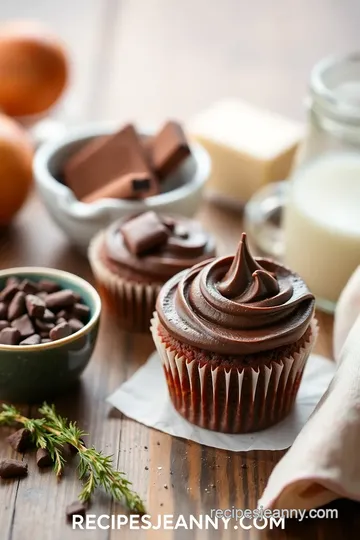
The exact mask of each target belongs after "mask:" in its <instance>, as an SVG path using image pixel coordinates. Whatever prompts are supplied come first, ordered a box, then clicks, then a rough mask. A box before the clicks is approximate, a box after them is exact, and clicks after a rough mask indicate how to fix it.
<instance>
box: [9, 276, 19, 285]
mask: <svg viewBox="0 0 360 540" xmlns="http://www.w3.org/2000/svg"><path fill="white" fill-rule="evenodd" d="M8 285H16V286H17V287H18V286H19V285H20V279H19V278H17V277H16V276H10V277H8V278H7V280H6V287H7V286H8Z"/></svg>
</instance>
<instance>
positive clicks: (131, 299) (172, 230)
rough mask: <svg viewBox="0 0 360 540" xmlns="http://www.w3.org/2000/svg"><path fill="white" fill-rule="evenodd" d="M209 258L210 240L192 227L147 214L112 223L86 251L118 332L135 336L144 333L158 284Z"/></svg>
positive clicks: (183, 220)
mask: <svg viewBox="0 0 360 540" xmlns="http://www.w3.org/2000/svg"><path fill="white" fill-rule="evenodd" d="M214 255H215V245H214V241H213V239H212V238H211V236H210V235H208V234H207V233H205V232H204V231H203V229H202V227H201V225H200V224H199V223H198V222H196V221H194V220H191V219H188V218H184V217H177V216H160V215H158V214H156V213H155V212H151V211H150V212H145V213H143V214H140V215H137V216H133V217H128V218H127V219H125V220H120V221H117V222H115V223H113V224H112V225H111V226H110V227H109V228H108V229H107V230H106V231H102V232H100V233H99V234H98V235H97V236H95V238H94V239H93V241H92V242H91V244H90V247H89V260H90V264H91V266H92V270H93V272H94V275H95V277H96V280H97V283H98V286H99V289H100V292H101V293H102V296H103V298H104V299H105V300H106V301H107V303H108V305H109V306H110V307H111V308H112V309H113V310H114V311H116V313H117V315H118V318H119V322H120V324H121V326H122V327H123V328H125V329H127V330H131V331H139V332H146V331H148V330H149V326H150V319H151V317H152V314H153V311H154V309H155V302H156V298H157V295H158V293H159V291H160V289H161V287H162V285H163V284H164V283H165V282H166V281H167V280H168V279H169V278H171V277H172V276H174V275H175V274H177V273H178V272H181V271H183V270H184V269H186V268H190V267H191V266H193V265H194V264H198V263H200V262H202V261H204V260H207V259H209V258H212V257H213V256H214Z"/></svg>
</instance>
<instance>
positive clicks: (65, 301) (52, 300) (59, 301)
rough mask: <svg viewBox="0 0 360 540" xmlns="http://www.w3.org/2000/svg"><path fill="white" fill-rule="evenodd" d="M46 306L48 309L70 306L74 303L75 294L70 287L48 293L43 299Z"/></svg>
mask: <svg viewBox="0 0 360 540" xmlns="http://www.w3.org/2000/svg"><path fill="white" fill-rule="evenodd" d="M45 303H46V307H47V308H49V309H53V308H55V310H56V308H59V309H60V308H63V307H68V306H72V305H73V304H75V296H74V293H73V292H72V291H70V289H63V290H62V291H58V292H54V293H52V294H49V295H48V296H47V297H46V300H45Z"/></svg>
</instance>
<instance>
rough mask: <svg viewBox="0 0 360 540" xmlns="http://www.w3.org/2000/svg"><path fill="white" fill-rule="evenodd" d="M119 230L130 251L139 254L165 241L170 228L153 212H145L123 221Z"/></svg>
mask: <svg viewBox="0 0 360 540" xmlns="http://www.w3.org/2000/svg"><path fill="white" fill-rule="evenodd" d="M120 231H121V233H122V235H123V238H124V242H125V245H126V247H127V248H128V250H129V251H130V253H132V254H133V255H140V254H141V253H144V252H147V251H149V250H150V249H152V248H154V247H156V246H159V245H161V244H163V243H165V242H166V240H167V238H168V237H169V235H170V230H169V228H168V227H166V226H165V225H164V224H163V222H162V221H161V220H160V218H159V217H158V216H157V214H155V212H152V211H150V212H145V213H144V214H141V215H140V216H137V217H135V218H133V219H130V220H129V221H127V222H126V223H124V224H123V225H122V226H121V228H120Z"/></svg>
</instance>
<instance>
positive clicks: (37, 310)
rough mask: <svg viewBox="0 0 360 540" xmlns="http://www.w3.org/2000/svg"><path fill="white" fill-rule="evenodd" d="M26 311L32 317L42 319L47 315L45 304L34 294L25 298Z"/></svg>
mask: <svg viewBox="0 0 360 540" xmlns="http://www.w3.org/2000/svg"><path fill="white" fill-rule="evenodd" d="M25 304H26V309H27V312H28V314H29V315H30V317H37V318H38V319H41V318H42V317H43V316H44V313H45V302H44V300H42V299H41V298H39V297H38V296H35V295H34V294H28V295H27V296H26V298H25Z"/></svg>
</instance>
